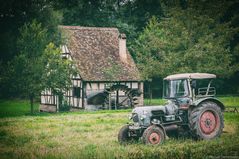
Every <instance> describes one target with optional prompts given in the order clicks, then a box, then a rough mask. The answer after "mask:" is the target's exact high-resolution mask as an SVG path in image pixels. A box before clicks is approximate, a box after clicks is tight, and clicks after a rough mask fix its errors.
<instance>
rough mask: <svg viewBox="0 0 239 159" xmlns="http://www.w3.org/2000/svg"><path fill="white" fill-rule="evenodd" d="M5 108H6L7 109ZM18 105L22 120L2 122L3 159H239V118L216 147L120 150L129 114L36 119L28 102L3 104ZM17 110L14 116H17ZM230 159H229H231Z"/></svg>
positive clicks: (189, 143)
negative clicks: (31, 113)
mask: <svg viewBox="0 0 239 159" xmlns="http://www.w3.org/2000/svg"><path fill="white" fill-rule="evenodd" d="M3 103H5V104H3ZM8 104H10V105H14V104H19V106H25V107H26V108H21V109H17V110H21V112H22V113H21V115H23V116H19V117H6V116H5V117H3V118H1V119H0V158H82V159H85V158H110V159H111V158H180V159H182V158H220V157H221V158H223V156H224V157H227V156H232V157H233V158H236V156H237V157H238V156H239V149H238V148H239V114H236V113H234V114H233V113H225V115H224V116H225V128H224V133H223V134H222V136H221V137H220V138H218V139H216V140H212V141H193V140H191V139H173V138H170V139H167V140H166V142H165V143H164V144H163V145H160V146H148V145H144V144H142V143H141V142H138V143H134V144H129V145H120V144H119V143H118V141H117V134H118V131H119V129H120V128H121V126H123V125H124V124H125V123H127V122H128V114H129V112H130V110H117V111H113V110H111V111H97V112H85V111H81V112H67V113H58V114H43V115H39V114H35V115H34V116H29V115H27V116H24V114H26V113H27V112H29V109H30V108H29V105H28V103H27V102H24V101H19V103H18V102H17V101H13V102H10V101H1V106H0V112H1V113H0V114H4V113H2V111H10V110H11V109H10V108H18V107H17V106H10V107H9V110H7V109H5V108H4V109H2V107H3V105H4V106H8ZM17 110H14V109H13V110H11V111H10V112H15V111H17ZM227 158H228V157H227Z"/></svg>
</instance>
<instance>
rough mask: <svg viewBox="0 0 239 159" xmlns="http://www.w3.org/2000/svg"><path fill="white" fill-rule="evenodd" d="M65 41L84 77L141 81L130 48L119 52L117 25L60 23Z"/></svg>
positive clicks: (92, 79)
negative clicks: (125, 56)
mask: <svg viewBox="0 0 239 159" xmlns="http://www.w3.org/2000/svg"><path fill="white" fill-rule="evenodd" d="M60 28H61V29H62V31H63V33H64V34H65V36H66V39H67V41H66V45H67V47H68V49H69V51H70V54H71V56H72V58H73V60H74V62H75V63H76V65H77V67H78V69H79V72H80V76H81V77H82V78H83V80H85V81H139V80H140V77H139V71H138V69H137V68H136V66H135V63H134V61H133V59H132V57H131V55H130V54H129V52H128V51H127V60H126V61H122V60H121V59H120V56H119V36H120V33H119V31H118V29H117V28H97V27H80V26H60Z"/></svg>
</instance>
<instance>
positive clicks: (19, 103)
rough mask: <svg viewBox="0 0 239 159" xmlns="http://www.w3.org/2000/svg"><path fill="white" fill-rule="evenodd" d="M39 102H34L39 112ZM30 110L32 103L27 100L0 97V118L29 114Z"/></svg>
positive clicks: (35, 108) (35, 109) (36, 110)
mask: <svg viewBox="0 0 239 159" xmlns="http://www.w3.org/2000/svg"><path fill="white" fill-rule="evenodd" d="M38 107H39V104H38V103H35V104H34V111H35V112H39V108H38ZM29 112H30V104H29V101H27V100H20V99H18V100H17V99H14V100H3V99H0V118H1V117H14V116H22V115H27V114H29Z"/></svg>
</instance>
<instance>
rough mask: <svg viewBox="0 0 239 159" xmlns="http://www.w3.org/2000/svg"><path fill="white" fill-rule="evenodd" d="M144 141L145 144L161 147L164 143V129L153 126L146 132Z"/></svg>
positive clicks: (143, 137)
mask: <svg viewBox="0 0 239 159" xmlns="http://www.w3.org/2000/svg"><path fill="white" fill-rule="evenodd" d="M142 139H143V142H144V143H145V144H149V145H159V144H162V143H163V142H164V140H165V134H164V131H163V129H162V128H160V127H158V126H156V125H152V126H150V127H148V128H147V129H146V130H145V131H144V133H143V136H142Z"/></svg>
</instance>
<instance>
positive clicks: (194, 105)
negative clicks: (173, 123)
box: [189, 97, 225, 111]
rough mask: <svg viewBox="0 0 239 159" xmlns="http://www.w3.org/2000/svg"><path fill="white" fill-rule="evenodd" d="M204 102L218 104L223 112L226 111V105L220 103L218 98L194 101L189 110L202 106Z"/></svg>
mask: <svg viewBox="0 0 239 159" xmlns="http://www.w3.org/2000/svg"><path fill="white" fill-rule="evenodd" d="M204 101H211V102H214V103H216V104H217V105H218V106H219V107H220V108H221V110H222V111H224V110H225V106H224V104H223V103H222V102H220V101H219V100H218V99H217V98H213V97H207V98H201V99H198V100H196V101H194V102H193V103H192V105H190V107H189V108H192V107H196V106H198V105H199V104H201V103H202V102H204Z"/></svg>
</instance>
